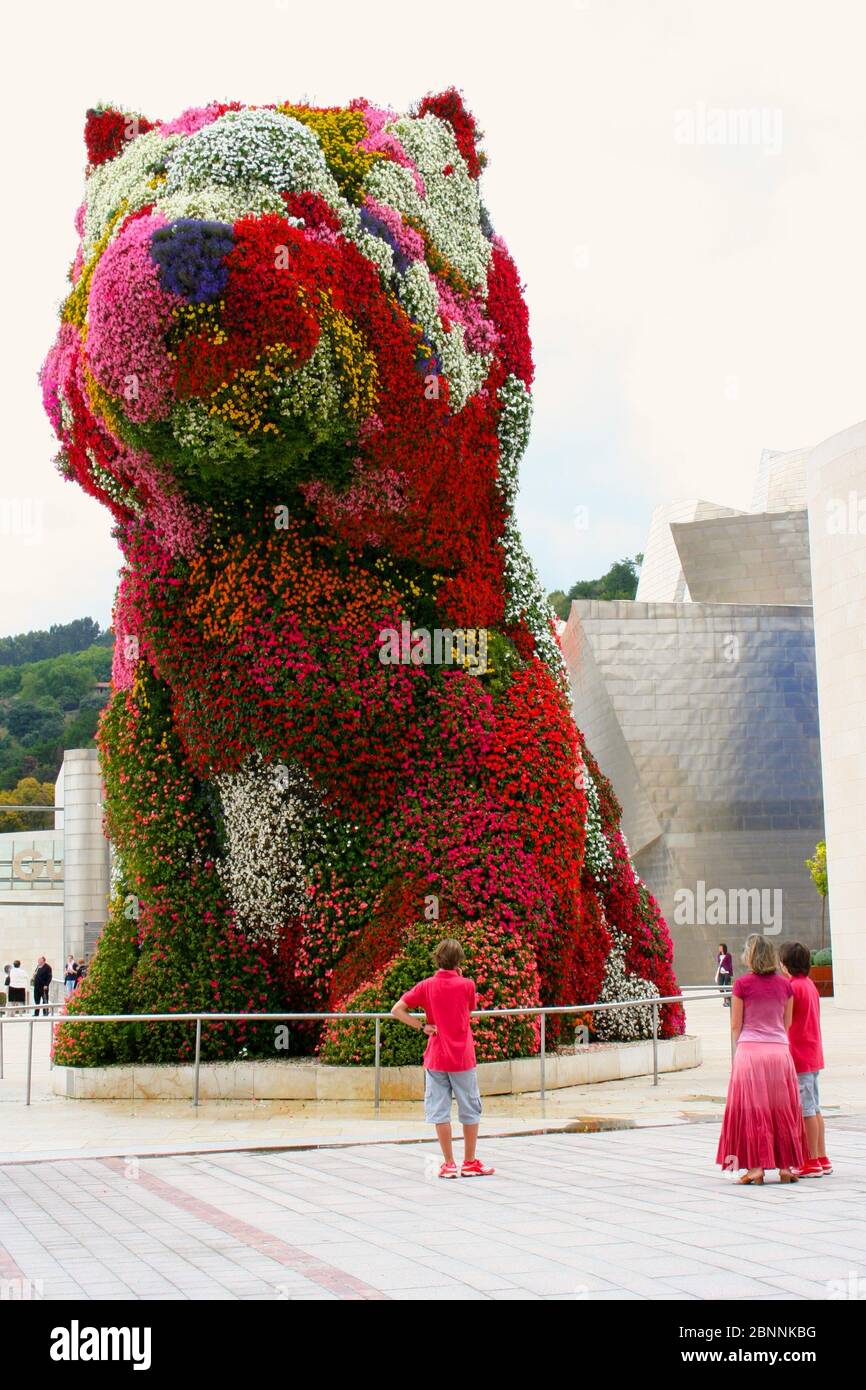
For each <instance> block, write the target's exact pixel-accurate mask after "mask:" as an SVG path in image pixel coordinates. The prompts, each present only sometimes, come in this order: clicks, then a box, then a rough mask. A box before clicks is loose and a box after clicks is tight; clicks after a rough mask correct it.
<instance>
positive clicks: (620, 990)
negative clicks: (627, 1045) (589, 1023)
mask: <svg viewBox="0 0 866 1390" xmlns="http://www.w3.org/2000/svg"><path fill="white" fill-rule="evenodd" d="M605 925H606V926H607V929H608V931H609V932H610V934H611V937H612V938H613V945H612V946H611V950H610V955H609V956H608V958H607V961H606V963H605V968H604V980H603V982H602V986H601V993H600V994H599V996H598V1001H597V1002H598V1003H599V1004H613V1003H619V1002H622V1001H625V1000H628V999H658V998H660V995H659V992H658V989H657V988H656V986H655V985H654V984H651V983H650V981H649V980H642V979H641V978H640V976H639V975H635V974H633V973H632V972H631V971H629V970H626V966H625V953H626V949H627V946H628V941H627V940H626V937H625V936H624V935H623V933H622V932H621V931H619V930H618V929H617V928H616V927H614V926H613V925H612V924H611V923H610V922H606V924H605ZM594 1017H595V1023H594V1027H595V1033H596V1037H597V1038H598V1039H599V1040H600V1041H601V1042H633V1041H635V1040H636V1039H638V1038H651V1037H652V1033H653V1011H652V1008H651V1006H650V1005H649V1004H644V1005H643V1006H640V1005H637V1004H636V1005H635V1006H634V1008H631V1009H609V1010H608V1009H606V1010H604V1011H603V1012H601V1013H597V1014H595V1016H594Z"/></svg>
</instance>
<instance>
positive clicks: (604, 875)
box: [583, 767, 613, 883]
mask: <svg viewBox="0 0 866 1390" xmlns="http://www.w3.org/2000/svg"><path fill="white" fill-rule="evenodd" d="M583 789H584V791H585V793H586V825H585V830H586V840H585V843H584V850H583V862H584V865H585V866H586V868H587V869H588V870H589V872H590V874H591V875H592V877H593V878H594V879H595V881H596V883H598V882H605V881H606V880H607V879H608V877H609V876H610V874H611V872H612V871H613V855H612V854H611V851H610V845H609V843H608V839H607V836H606V835H605V833H604V828H603V826H602V823H601V810H600V806H599V799H598V788H597V787H596V785H595V782H594V780H593V777H592V774H591V772H590V770H589V768H588V767H584V769H583Z"/></svg>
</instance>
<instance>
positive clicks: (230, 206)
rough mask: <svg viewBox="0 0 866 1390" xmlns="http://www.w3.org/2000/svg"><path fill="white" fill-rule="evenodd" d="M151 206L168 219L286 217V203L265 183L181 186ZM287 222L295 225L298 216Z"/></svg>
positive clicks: (218, 219)
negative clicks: (231, 185)
mask: <svg viewBox="0 0 866 1390" xmlns="http://www.w3.org/2000/svg"><path fill="white" fill-rule="evenodd" d="M154 206H155V208H156V210H157V211H158V212H161V213H162V214H163V215H164V217H165V218H166V219H167V221H169V222H176V221H177V220H178V218H181V217H190V218H192V217H197V218H199V219H200V220H201V221H204V222H235V221H237V219H238V218H239V217H248V216H253V215H254V216H256V217H261V216H263V215H264V214H265V213H269V212H270V213H277V214H278V215H279V216H281V217H285V216H286V205H285V203H284V202H283V200H282V198H281V197H280V195H279V193H277V191H276V189H274V188H271V186H270V184H267V183H246V184H244V185H243V186H242V187H238V188H234V187H219V186H217V185H214V184H211V185H209V186H208V187H207V188H195V189H181V190H178V191H177V192H174V193H161V194H157V196H156V199H155V200H154ZM286 221H288V222H291V223H292V224H293V225H297V223H298V221H299V219H298V218H296V217H288V218H286Z"/></svg>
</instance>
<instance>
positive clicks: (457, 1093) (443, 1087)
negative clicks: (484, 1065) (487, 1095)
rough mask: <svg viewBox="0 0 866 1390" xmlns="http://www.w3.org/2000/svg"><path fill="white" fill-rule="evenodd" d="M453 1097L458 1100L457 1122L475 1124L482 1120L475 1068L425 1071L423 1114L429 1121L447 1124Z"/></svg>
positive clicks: (436, 1123) (434, 1123) (435, 1123)
mask: <svg viewBox="0 0 866 1390" xmlns="http://www.w3.org/2000/svg"><path fill="white" fill-rule="evenodd" d="M452 1099H453V1100H456V1101H457V1115H458V1118H459V1120H460V1123H461V1124H462V1125H477V1124H478V1121H479V1120H480V1119H481V1096H480V1094H479V1092H478V1073H477V1072H476V1070H475V1068H474V1067H471V1068H470V1070H469V1071H425V1073H424V1116H425V1119H426V1120H427V1123H428V1124H430V1125H447V1124H448V1122H449V1120H450V1119H451V1101H452Z"/></svg>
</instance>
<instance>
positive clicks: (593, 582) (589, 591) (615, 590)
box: [547, 554, 643, 622]
mask: <svg viewBox="0 0 866 1390" xmlns="http://www.w3.org/2000/svg"><path fill="white" fill-rule="evenodd" d="M642 563H643V555H641V554H638V555H636V556H635V557H634V559H633V560H630V559H628V558H626V559H625V560H616V561H615V562H614V563H613V564H612V565H611V567H610V569H609V570H608V571H607V573H606V574H603V575H602V576H601V578H600V579H579V580H578V581H577V583H576V584H572V586H571V588H570V589H569V591H568V593H567V594H565V593H563V591H562V589H554V590H553V592H552V593H550V594H548V595H547V601H548V603H549V604H550V606H551V608H552V609H553V610H554V612H555V613H556V614H557V616H558V617H560V618H561V619H562V621H563V622H566V621H567V619H568V615H569V612H570V611H571V602H572V599H576V598H599V599H617V598H634V596H635V594H636V593H637V581H638V577H639V576H638V571H639V570H640V567H641V565H642Z"/></svg>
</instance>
